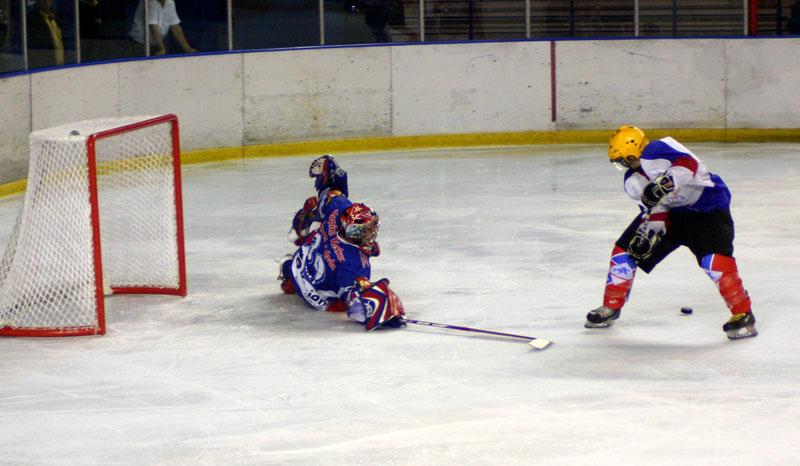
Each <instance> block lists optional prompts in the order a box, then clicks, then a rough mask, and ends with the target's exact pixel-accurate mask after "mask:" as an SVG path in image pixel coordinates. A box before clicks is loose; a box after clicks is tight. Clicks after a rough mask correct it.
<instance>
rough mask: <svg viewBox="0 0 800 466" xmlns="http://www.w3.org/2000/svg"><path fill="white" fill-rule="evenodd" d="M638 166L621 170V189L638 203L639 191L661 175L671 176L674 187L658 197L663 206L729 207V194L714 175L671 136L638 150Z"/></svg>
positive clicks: (691, 208)
mask: <svg viewBox="0 0 800 466" xmlns="http://www.w3.org/2000/svg"><path fill="white" fill-rule="evenodd" d="M639 161H640V163H641V166H640V167H639V168H638V169H636V170H634V169H628V171H627V172H625V181H624V183H625V192H626V193H627V194H628V196H630V197H631V198H632V199H634V200H636V201H637V202H638V203H639V205H640V207H641V208H642V209H644V205H643V204H642V203H641V199H642V193H643V192H644V188H645V186H647V184H648V183H650V181H652V180H654V179H656V178H657V177H659V176H661V175H665V174H666V175H667V176H669V177H671V178H672V181H673V183H674V185H675V189H674V190H673V191H672V192H671V193H670V194H669V195H667V196H666V198H665V199H664V200H662V202H661V204H662V206H663V210H669V211H672V212H681V211H694V212H709V211H712V210H727V209H729V208H730V202H731V194H730V191H729V190H728V187H727V186H726V185H725V182H724V181H723V180H722V178H720V177H719V176H718V175H715V174H713V173H710V172H709V171H708V170H707V169H706V166H705V164H704V163H703V162H702V161H701V160H700V159H699V158H698V157H697V156H696V155H694V153H692V151H690V150H689V149H687V148H686V147H685V146H684V145H683V144H681V143H679V142H678V141H676V140H675V139H673V138H671V137H666V138H663V139H660V140H658V141H652V142H651V143H649V144H648V145H647V146H646V147H645V148H644V150H643V151H642V156H641V158H640V159H639Z"/></svg>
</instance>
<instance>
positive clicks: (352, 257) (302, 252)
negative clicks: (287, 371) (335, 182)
mask: <svg viewBox="0 0 800 466" xmlns="http://www.w3.org/2000/svg"><path fill="white" fill-rule="evenodd" d="M320 198H321V203H320V206H319V214H320V219H321V220H320V221H321V225H320V227H319V228H318V229H317V230H316V231H315V232H314V233H313V234H312V235H311V236H310V237H309V238H308V239H307V240H306V242H305V243H304V244H303V245H302V246H300V248H299V249H298V250H297V251H296V252H295V253H294V256H293V257H292V278H293V280H294V284H295V288H296V290H297V294H298V295H300V297H301V298H302V299H303V300H304V301H305V302H306V303H308V305H309V306H311V307H313V308H314V309H317V310H320V311H324V310H333V309H336V310H344V309H346V304H345V303H346V300H347V297H348V293H350V292H351V291H353V290H354V289H355V287H356V285H357V284H356V279H357V278H360V277H363V278H366V279H369V278H370V273H371V269H370V263H369V259H370V256H371V255H372V254H371V253H367V252H364V251H363V250H362V249H361V248H360V247H358V246H357V245H355V244H351V243H349V242H347V241H345V240H344V239H343V238H342V237H341V236H339V234H338V232H339V229H340V226H341V225H340V217H341V215H342V213H343V212H344V211H345V209H347V208H348V207H350V206H351V205H352V202H350V200H349V199H348V198H347V197H345V196H344V195H341V194H339V195H336V194H334V193H328V192H327V190H326V191H323V192H322V193H320ZM332 308H333V309H332Z"/></svg>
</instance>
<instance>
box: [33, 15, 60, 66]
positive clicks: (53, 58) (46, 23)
mask: <svg viewBox="0 0 800 466" xmlns="http://www.w3.org/2000/svg"><path fill="white" fill-rule="evenodd" d="M63 64H64V40H63V38H62V36H61V28H60V27H59V25H58V18H56V14H55V12H54V11H53V0H36V2H35V3H34V9H33V11H32V12H31V13H30V14H29V15H28V66H29V67H30V68H41V67H45V66H54V65H63Z"/></svg>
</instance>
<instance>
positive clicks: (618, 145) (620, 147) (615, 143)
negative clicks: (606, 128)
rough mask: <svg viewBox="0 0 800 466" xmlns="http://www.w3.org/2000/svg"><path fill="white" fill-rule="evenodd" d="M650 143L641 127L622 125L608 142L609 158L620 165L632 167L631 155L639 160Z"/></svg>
mask: <svg viewBox="0 0 800 466" xmlns="http://www.w3.org/2000/svg"><path fill="white" fill-rule="evenodd" d="M649 143H650V141H648V140H647V137H646V136H645V134H644V131H642V130H641V129H639V128H637V127H635V126H630V125H624V126H620V127H619V128H618V129H617V131H616V132H615V133H614V135H613V136H611V140H610V141H609V142H608V159H609V160H610V161H611V162H612V163H615V164H617V165H618V166H619V165H621V166H622V167H625V168H630V162H631V157H632V158H633V159H634V160H639V157H641V156H642V151H643V150H644V148H645V146H647V144H649Z"/></svg>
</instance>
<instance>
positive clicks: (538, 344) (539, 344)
mask: <svg viewBox="0 0 800 466" xmlns="http://www.w3.org/2000/svg"><path fill="white" fill-rule="evenodd" d="M551 343H553V342H552V341H550V340H545V339H544V338H534V339H533V340H531V341H529V342H528V344H529V345H531V346H532V347H534V348H536V349H537V350H543V349H545V348H547V347H548V346H550V344H551Z"/></svg>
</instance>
